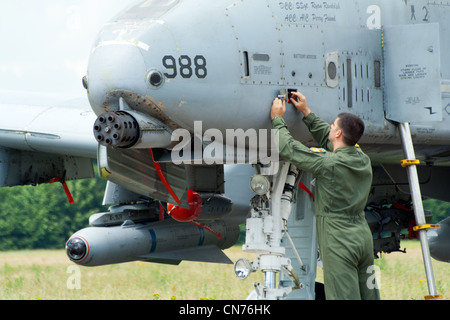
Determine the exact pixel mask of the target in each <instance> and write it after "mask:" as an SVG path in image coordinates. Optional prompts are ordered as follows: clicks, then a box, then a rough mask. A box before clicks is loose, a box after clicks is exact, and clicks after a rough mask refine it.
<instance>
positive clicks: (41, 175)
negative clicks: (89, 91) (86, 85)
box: [0, 92, 97, 186]
mask: <svg viewBox="0 0 450 320" xmlns="http://www.w3.org/2000/svg"><path fill="white" fill-rule="evenodd" d="M0 109H1V110H2V117H1V119H0V186H15V185H27V184H32V185H36V184H40V183H47V182H49V181H50V180H51V179H55V178H59V179H63V180H73V179H83V178H91V177H93V169H92V163H91V159H92V158H95V157H96V153H97V151H96V150H97V143H96V141H95V139H94V138H93V136H92V133H91V131H92V129H90V127H91V126H92V125H91V124H92V121H93V119H94V117H95V115H94V113H93V112H92V110H91V109H90V107H89V103H88V101H87V99H73V100H69V101H67V100H64V98H63V97H62V96H53V95H45V94H26V93H16V92H2V93H1V96H0Z"/></svg>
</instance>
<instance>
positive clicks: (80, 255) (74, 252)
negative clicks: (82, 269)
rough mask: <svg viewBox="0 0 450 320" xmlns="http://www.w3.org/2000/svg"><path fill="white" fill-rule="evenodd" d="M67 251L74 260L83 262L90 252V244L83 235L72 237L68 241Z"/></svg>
mask: <svg viewBox="0 0 450 320" xmlns="http://www.w3.org/2000/svg"><path fill="white" fill-rule="evenodd" d="M66 253H67V256H68V257H69V259H70V260H72V261H73V262H77V263H79V262H82V261H83V260H84V259H86V257H87V256H88V254H89V246H88V244H87V242H86V241H85V240H84V239H82V238H81V237H76V236H75V237H72V238H70V239H69V240H68V241H67V243H66Z"/></svg>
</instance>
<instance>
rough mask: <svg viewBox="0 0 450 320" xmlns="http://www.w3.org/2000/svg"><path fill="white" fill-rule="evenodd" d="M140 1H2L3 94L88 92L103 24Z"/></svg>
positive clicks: (0, 79) (0, 76) (0, 80)
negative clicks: (85, 85) (86, 85)
mask: <svg viewBox="0 0 450 320" xmlns="http://www.w3.org/2000/svg"><path fill="white" fill-rule="evenodd" d="M136 1H137V0H22V1H13V0H0V39H1V45H0V90H20V91H35V92H59V93H63V92H67V93H71V94H78V93H79V94H85V92H84V89H83V88H82V85H81V78H82V77H83V76H84V75H85V74H86V68H87V63H88V58H89V52H90V50H91V47H92V44H93V42H94V40H95V39H96V36H97V34H98V32H99V30H100V28H101V26H102V25H103V24H104V23H105V22H107V21H108V20H110V19H111V18H112V17H114V16H115V15H116V14H117V13H119V12H121V11H122V10H123V9H124V8H126V7H128V6H129V5H130V3H135V2H136Z"/></svg>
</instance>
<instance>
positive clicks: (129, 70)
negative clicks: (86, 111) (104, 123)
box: [87, 41, 148, 115]
mask: <svg viewBox="0 0 450 320" xmlns="http://www.w3.org/2000/svg"><path fill="white" fill-rule="evenodd" d="M144 53H145V50H143V49H141V48H139V47H137V46H135V45H133V43H131V42H125V43H122V42H118V41H103V42H100V43H99V44H97V46H96V47H95V48H94V50H93V51H92V53H91V55H90V58H89V66H88V72H87V81H88V88H89V89H88V96H89V101H90V104H91V107H92V108H93V110H94V112H95V113H96V114H97V115H100V114H102V113H104V112H107V111H108V110H109V109H111V110H117V109H118V106H119V105H118V103H119V102H118V101H119V100H118V97H117V96H116V95H115V94H114V92H115V91H117V90H120V91H130V92H134V93H136V94H138V95H141V96H145V95H146V92H147V87H148V84H147V83H148V81H146V75H147V73H148V72H147V66H146V63H145V61H144V58H143V55H144Z"/></svg>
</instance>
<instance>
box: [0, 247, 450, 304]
mask: <svg viewBox="0 0 450 320" xmlns="http://www.w3.org/2000/svg"><path fill="white" fill-rule="evenodd" d="M402 245H403V246H406V248H407V254H403V253H392V254H388V255H383V256H382V258H381V259H378V260H377V261H376V264H377V265H378V266H379V267H380V269H381V288H380V292H381V297H382V299H384V300H411V299H414V300H423V298H424V296H425V295H427V294H428V291H427V281H426V278H425V271H424V267H423V263H422V258H421V249H420V244H419V243H418V242H417V241H406V242H403V243H402ZM226 253H227V255H228V256H229V257H230V258H231V259H232V260H233V261H235V260H236V259H238V258H239V257H242V256H247V257H249V256H248V255H245V254H243V253H242V252H241V250H240V247H233V248H231V249H229V250H226ZM433 267H434V273H435V278H436V286H437V290H438V293H439V294H442V295H443V298H444V299H450V264H448V263H442V262H437V261H435V260H433ZM321 278H322V274H321V269H320V268H318V274H317V279H318V280H319V281H320V280H321ZM262 281H263V276H262V273H261V272H258V273H254V274H252V275H251V276H250V277H249V278H247V279H246V280H239V279H237V278H236V277H235V276H234V272H233V266H232V265H218V264H209V263H194V262H182V263H181V264H180V265H179V266H166V265H159V264H150V263H143V262H133V263H126V264H118V265H111V266H103V267H96V268H86V267H79V268H78V267H77V266H75V265H74V264H73V263H71V262H70V261H68V259H67V257H66V255H65V252H64V251H63V250H49V251H48V250H35V251H13V252H0V299H2V300H11V299H14V300H17V299H20V300H30V299H44V300H60V299H71V300H72V299H74V300H75V299H87V300H89V299H98V300H104V299H105V300H106V299H107V300H111V299H112V300H116V299H121V300H127V299H133V300H137V299H139V300H141V299H146V300H155V299H161V300H169V299H190V300H199V299H216V300H224V299H225V300H228V299H230V300H239V299H245V298H246V297H247V295H248V293H249V292H250V291H251V290H252V289H253V282H262Z"/></svg>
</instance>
